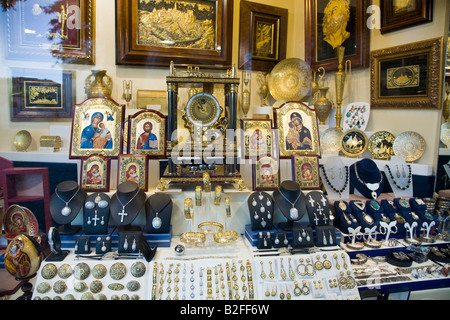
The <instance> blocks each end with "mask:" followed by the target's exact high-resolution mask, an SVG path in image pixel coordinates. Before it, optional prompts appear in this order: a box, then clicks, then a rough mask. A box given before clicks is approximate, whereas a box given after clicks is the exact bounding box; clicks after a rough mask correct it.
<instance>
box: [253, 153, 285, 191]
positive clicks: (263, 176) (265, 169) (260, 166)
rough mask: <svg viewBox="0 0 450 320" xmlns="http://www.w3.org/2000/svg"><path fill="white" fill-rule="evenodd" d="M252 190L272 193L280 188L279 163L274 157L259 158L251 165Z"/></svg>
mask: <svg viewBox="0 0 450 320" xmlns="http://www.w3.org/2000/svg"><path fill="white" fill-rule="evenodd" d="M252 168H253V170H252V174H253V190H255V191H271V190H272V191H273V190H276V189H278V188H279V187H280V161H279V159H277V158H274V157H261V158H259V159H256V161H255V163H254V164H253V165H252Z"/></svg>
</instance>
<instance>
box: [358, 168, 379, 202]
mask: <svg viewBox="0 0 450 320" xmlns="http://www.w3.org/2000/svg"><path fill="white" fill-rule="evenodd" d="M354 167H355V174H356V179H358V181H359V183H361V184H362V185H363V186H365V187H366V188H367V189H369V191H371V192H372V194H371V195H372V198H374V199H376V198H378V194H377V192H376V191H377V190H378V189H379V188H380V184H381V183H382V182H383V174H381V172H380V175H381V179H380V181H379V182H377V183H367V182H365V181H363V180H361V178H360V177H359V174H358V169H357V166H356V163H355V164H354Z"/></svg>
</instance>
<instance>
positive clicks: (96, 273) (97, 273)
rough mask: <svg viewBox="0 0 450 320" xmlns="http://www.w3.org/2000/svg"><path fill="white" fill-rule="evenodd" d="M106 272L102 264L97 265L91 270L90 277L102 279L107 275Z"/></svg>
mask: <svg viewBox="0 0 450 320" xmlns="http://www.w3.org/2000/svg"><path fill="white" fill-rule="evenodd" d="M107 272H108V271H107V270H106V267H105V266H104V265H102V264H97V265H95V266H94V268H92V276H93V277H94V278H95V279H102V278H104V277H105V276H106V274H107Z"/></svg>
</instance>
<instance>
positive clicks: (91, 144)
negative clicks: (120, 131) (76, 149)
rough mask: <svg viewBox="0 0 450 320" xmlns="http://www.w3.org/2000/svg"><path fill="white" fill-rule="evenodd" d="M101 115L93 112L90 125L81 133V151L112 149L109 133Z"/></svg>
mask: <svg viewBox="0 0 450 320" xmlns="http://www.w3.org/2000/svg"><path fill="white" fill-rule="evenodd" d="M103 118H104V116H103V114H102V113H101V112H95V113H93V114H92V116H91V124H90V125H88V126H87V127H85V128H84V129H83V131H82V132H81V145H80V148H81V149H112V148H113V139H112V135H111V132H110V131H109V129H108V128H106V126H105V123H104V122H103Z"/></svg>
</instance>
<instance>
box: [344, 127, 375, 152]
mask: <svg viewBox="0 0 450 320" xmlns="http://www.w3.org/2000/svg"><path fill="white" fill-rule="evenodd" d="M368 143H369V141H368V139H367V136H366V134H365V133H364V132H363V131H361V130H358V129H352V130H348V131H347V132H344V134H343V135H342V138H341V151H342V152H343V153H344V154H345V155H346V156H349V157H358V156H360V155H362V154H363V153H364V152H365V151H366V150H367V145H368Z"/></svg>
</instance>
